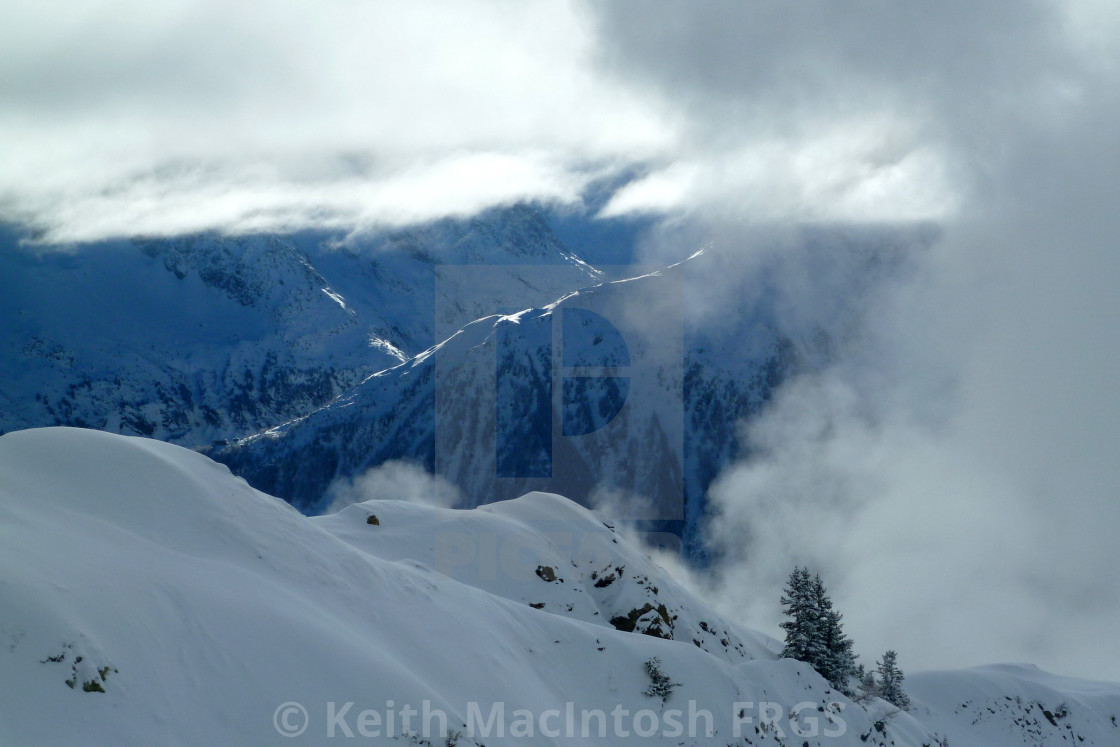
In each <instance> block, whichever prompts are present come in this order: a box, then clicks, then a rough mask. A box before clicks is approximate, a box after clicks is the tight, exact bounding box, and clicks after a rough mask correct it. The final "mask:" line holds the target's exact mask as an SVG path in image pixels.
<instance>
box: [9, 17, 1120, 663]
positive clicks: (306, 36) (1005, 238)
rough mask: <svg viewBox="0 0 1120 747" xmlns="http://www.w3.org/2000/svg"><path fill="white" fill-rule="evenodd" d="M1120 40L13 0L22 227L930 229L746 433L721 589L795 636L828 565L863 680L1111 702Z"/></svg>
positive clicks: (732, 473)
mask: <svg viewBox="0 0 1120 747" xmlns="http://www.w3.org/2000/svg"><path fill="white" fill-rule="evenodd" d="M1117 38H1120V6H1118V5H1117V4H1116V3H1113V2H1109V0H1074V1H1072V2H1068V1H1062V2H1059V1H1058V0H1052V1H1049V2H1043V1H1041V0H1025V1H1024V2H992V3H973V2H963V1H962V0H943V1H942V2H938V3H905V4H902V3H891V2H886V0H848V1H846V2H825V1H824V0H815V1H807V2H802V3H797V4H791V3H779V2H752V3H743V2H729V1H727V2H719V1H713V2H706V3H691V2H683V1H682V2H669V1H663V2H658V3H656V4H653V5H651V4H648V3H645V2H638V1H637V0H634V1H633V2H625V1H621V0H612V1H611V2H603V3H590V2H588V3H581V2H540V3H532V4H528V3H519V2H513V0H495V1H493V2H484V1H481V0H480V1H475V2H421V3H407V4H405V3H396V4H390V3H372V2H371V3H366V2H359V1H357V0H314V1H313V0H287V1H286V2H263V1H262V0H239V1H237V2H228V1H223V2H218V1H217V0H167V2H162V3H139V2H124V1H113V0H72V1H71V2H66V3H61V4H59V3H52V4H47V3H41V2H34V1H33V0H7V2H5V3H3V4H2V5H0V50H3V51H2V52H0V219H3V220H10V221H21V222H24V223H27V224H29V225H32V226H34V227H35V228H36V229H37V230H38V232H39V234H40V235H41V236H42V237H43V238H45V239H46V240H50V241H58V242H67V241H80V240H89V239H96V238H103V237H106V236H113V235H122V234H136V233H145V234H152V235H174V234H176V233H182V232H186V231H197V230H204V229H218V230H224V231H256V230H294V229H297V228H305V227H330V228H335V229H344V230H358V231H360V230H363V229H368V228H371V227H375V226H381V225H403V224H408V223H414V222H417V221H423V220H428V219H432V218H435V217H440V216H444V215H469V214H471V213H473V212H476V211H478V210H481V209H483V208H486V207H490V206H493V205H500V204H508V203H511V202H516V201H520V200H537V201H541V202H544V203H549V204H553V205H557V206H571V207H572V208H573V209H578V208H579V206H580V204H581V202H580V200H581V195H582V194H583V193H584V191H585V190H586V189H587V188H588V186H589V185H593V184H596V183H601V182H602V181H603V180H604V179H609V178H612V177H617V176H618V175H620V174H637V175H638V176H637V177H636V178H633V179H632V180H630V181H629V182H627V183H626V184H625V186H624V187H622V188H621V189H620V190H619V191H618V192H617V193H615V194H614V195H613V197H612V198H611V199H610V200H609V201H607V203H606V205H605V206H603V207H602V209H601V212H600V213H599V217H600V218H603V219H607V218H611V217H620V216H633V215H642V216H644V217H646V218H649V217H651V216H652V217H653V218H655V219H657V220H659V221H661V225H662V226H663V227H664V229H663V236H662V238H661V239H660V240H658V238H657V236H656V235H655V236H653V237H651V240H650V242H649V246H650V247H657V249H656V251H664V250H665V246H666V244H669V245H670V249H671V251H676V247H674V246H672V238H671V237H674V236H677V237H679V236H682V235H689V236H702V235H705V234H711V235H713V236H719V237H720V239H721V246H723V247H724V248H723V251H724V252H729V253H732V254H735V253H740V254H742V255H743V256H744V257H745V258H747V257H749V256H750V255H752V253H757V252H759V251H764V248H761V247H762V245H763V244H765V242H766V238H765V237H767V236H772V235H773V231H774V227H775V226H778V227H781V226H795V225H800V224H804V223H815V224H829V223H834V224H844V223H849V224H857V225H858V224H875V225H882V224H907V223H913V222H930V223H932V224H935V225H937V226H938V228H939V236H940V238H939V240H938V241H937V242H936V243H935V244H934V246H932V247H930V248H929V249H928V250H926V251H925V252H923V254H922V255H921V259H920V263H919V266H918V267H917V269H916V270H915V271H914V272H913V273H910V274H909V275H907V277H905V278H902V279H898V280H897V281H896V282H893V283H888V284H886V285H885V286H883V287H881V288H879V289H878V290H877V291H876V292H875V293H874V294H873V295H872V296H871V297H870V298H868V299H867V302H866V303H867V308H866V311H865V314H864V317H863V319H864V328H863V329H862V330H861V334H859V335H857V336H856V337H855V338H854V339H853V340H852V341H851V342H850V343H849V344H847V345H846V346H845V347H844V348H843V349H841V350H839V351H838V354H837V359H836V362H835V363H834V364H833V365H831V366H830V367H828V368H827V369H826V370H824V371H821V372H818V373H816V374H813V375H811V376H808V375H807V376H804V377H800V378H797V379H795V380H793V381H791V382H789V383H788V384H787V385H786V386H785V387H784V388H783V390H782V391H781V392H780V393H779V396H778V397H777V399H776V402H775V404H774V406H773V407H772V408H771V409H770V410H769V412H768V413H767V415H766V417H764V418H762V419H761V420H759V421H757V422H755V423H752V424H751V426H750V428H749V429H747V430H746V432H745V434H744V437H745V438H746V439H747V440H748V442H749V443H750V444H751V445H752V454H753V456H752V458H751V459H750V460H749V461H746V462H744V463H741V464H736V465H733V466H732V467H730V468H729V469H728V470H727V471H726V472H725V473H724V474H723V475H722V476H721V478H720V479H719V481H718V482H717V484H716V485H715V486H714V487H713V490H712V493H711V500H712V503H713V505H714V506H715V507H716V508H717V510H718V511H719V516H720V517H721V520H720V521H718V522H715V523H713V529H712V535H711V540H712V542H713V543H714V545H715V546H717V547H719V548H720V549H721V551H722V553H723V557H724V563H723V565H721V566H720V568H719V569H718V578H716V579H715V580H714V581H713V580H711V579H709V580H707V581H705V582H704V583H706V584H708V585H709V586H712V585H714V590H715V597H714V598H716V599H719V600H721V604H723V605H724V606H725V607H726V608H728V609H729V610H730V611H732V612H734V613H736V615H737V617H738V618H739V619H741V620H742V621H743V622H744V623H746V624H748V625H752V626H754V627H758V628H760V629H763V630H766V631H767V632H772V633H776V632H777V628H776V622H777V619H776V617H775V607H776V605H775V603H774V599H776V594H777V590H778V588H779V587H780V585H781V583H782V581H783V580H784V576H785V575H786V574H787V573H788V571H789V568H790V567H791V566H792V564H793V563H795V562H807V563H810V564H813V565H814V566H817V567H820V568H821V570H822V572H823V573H824V575H825V577H826V582H827V583H828V585H829V588H830V589H831V590H832V592H833V596H834V599H835V601H836V603H837V606H838V607H839V608H840V609H841V610H843V611H844V612H845V616H846V617H845V619H846V622H847V625H848V629H849V632H850V633H851V634H852V635H853V637H854V638H855V639H856V642H857V649H859V650H861V651H863V652H864V659H865V660H866V661H869V662H870V661H871V660H873V659H874V657H875V656H877V655H878V653H879V652H881V651H882V650H884V649H886V648H895V649H897V650H898V651H899V655H900V663H901V664H902V665H903V667H904V668H906V667H907V666H909V667H912V668H933V667H940V666H966V665H972V664H981V663H987V662H991V661H1032V662H1035V663H1037V664H1039V665H1041V666H1043V667H1044V668H1048V669H1051V670H1053V671H1057V672H1060V673H1067V674H1077V675H1083V676H1089V677H1099V678H1105V679H1111V680H1120V643H1118V642H1117V639H1116V637H1115V635H1114V630H1115V629H1116V628H1117V627H1118V626H1120V581H1118V579H1120V550H1118V549H1117V548H1118V546H1120V543H1118V542H1117V541H1116V537H1117V533H1118V530H1120V467H1117V466H1116V465H1117V463H1120V458H1118V457H1120V454H1118V453H1117V452H1118V451H1120V387H1118V386H1117V383H1116V382H1118V381H1120V352H1118V351H1120V345H1118V344H1117V342H1118V337H1120V336H1118V334H1117V332H1116V330H1117V329H1118V328H1120V303H1118V301H1117V300H1116V299H1117V295H1118V294H1117V293H1116V288H1115V286H1116V284H1117V282H1118V281H1120V251H1117V248H1118V247H1117V243H1118V241H1117V237H1118V236H1120V218H1118V217H1117V216H1118V215H1120V211H1117V210H1115V203H1116V196H1117V194H1118V189H1117V188H1118V186H1120V184H1118V182H1120V134H1118V133H1120V46H1117V45H1116V44H1115V43H1114V40H1115V39H1117ZM682 225H685V226H689V227H690V229H689V230H687V231H681V230H680V227H681V226H682ZM666 237H668V238H666ZM694 248H695V247H694V246H689V247H681V248H680V249H681V250H680V252H679V254H677V256H675V259H680V258H683V257H684V256H687V255H688V254H690V253H691V251H692V250H693V249H694ZM650 251H651V252H655V250H654V249H651V250H650ZM792 302H793V303H804V304H812V303H813V302H814V299H813V298H812V297H810V296H808V295H806V296H803V297H798V296H797V295H796V294H794V295H793V296H792Z"/></svg>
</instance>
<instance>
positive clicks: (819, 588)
mask: <svg viewBox="0 0 1120 747" xmlns="http://www.w3.org/2000/svg"><path fill="white" fill-rule="evenodd" d="M812 596H813V602H814V604H815V605H816V607H817V610H818V614H819V619H820V634H821V642H822V643H823V645H824V650H825V654H824V657H823V659H822V660H821V662H820V666H817V667H816V669H817V671H818V672H820V673H821V676H822V677H824V678H825V679H826V680H828V681H829V682H830V683H832V686H833V687H835V688H836V689H837V690H840V691H841V692H843V693H848V691H849V686H848V679H849V678H850V677H852V676H853V675H854V674H855V671H856V655H855V653H853V651H852V645H853V642H852V639H851V638H849V637H848V636H847V635H845V634H844V628H843V626H842V625H841V624H840V621H841V620H843V619H844V616H843V615H841V614H840V613H839V612H837V611H836V610H835V609H833V608H832V599H831V598H830V597H829V596H828V592H827V590H826V589H825V588H824V582H823V581H821V577H820V574H817V575H816V576H814V578H813V583H812Z"/></svg>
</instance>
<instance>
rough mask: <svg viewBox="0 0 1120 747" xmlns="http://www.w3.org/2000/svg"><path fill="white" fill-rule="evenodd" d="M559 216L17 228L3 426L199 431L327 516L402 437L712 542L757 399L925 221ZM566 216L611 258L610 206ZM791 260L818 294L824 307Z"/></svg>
mask: <svg viewBox="0 0 1120 747" xmlns="http://www.w3.org/2000/svg"><path fill="white" fill-rule="evenodd" d="M556 220H558V219H557V218H556V217H555V216H549V215H547V214H545V213H542V212H540V211H538V210H536V209H534V208H532V207H528V206H515V207H511V208H505V209H501V210H494V211H490V212H488V213H485V214H482V215H480V216H476V217H474V218H472V219H468V220H444V221H438V222H435V223H432V224H428V225H423V226H417V227H413V228H410V229H407V230H402V231H394V232H387V233H381V234H372V235H364V236H361V237H351V238H349V239H347V238H345V237H331V236H326V235H320V234H297V235H293V236H285V237H279V236H249V237H225V236H217V235H206V236H191V237H178V238H167V239H146V240H130V241H123V240H122V241H118V242H107V243H103V244H98V245H92V246H81V247H69V248H67V247H50V248H49V251H46V250H43V249H42V248H35V247H21V246H20V245H19V236H18V233H16V232H13V231H11V230H8V231H7V232H5V233H3V234H2V235H0V239H2V240H0V285H2V286H3V287H2V290H3V292H2V293H0V318H3V319H4V320H5V323H4V325H2V326H0V432H4V431H8V430H15V429H20V428H27V427H36V426H48V425H76V426H83V427H92V428H97V429H101V430H107V431H110V432H118V433H123V434H132V435H145V436H151V437H154V438H158V439H161V440H166V441H170V442H173V443H178V444H181V445H184V446H190V447H192V448H199V449H203V450H206V452H207V453H209V454H211V455H212V456H214V457H215V458H217V459H219V460H220V461H223V462H225V463H227V464H229V465H230V466H231V467H232V468H233V469H234V471H235V472H237V473H238V474H241V475H243V476H245V477H246V478H247V479H248V480H249V481H250V483H251V484H253V485H254V486H256V487H258V488H260V489H263V490H266V491H268V492H269V493H271V494H273V495H278V496H280V497H283V498H285V499H286V500H289V501H291V502H293V504H295V505H296V506H297V507H299V508H301V509H302V510H305V511H308V512H315V511H318V510H321V509H322V508H323V507H324V506H325V505H326V504H327V502H329V496H327V495H326V491H327V488H328V486H330V485H331V483H332V482H333V481H334V480H336V479H340V478H342V479H347V478H351V477H354V476H355V475H358V474H360V473H361V472H362V471H363V470H365V469H367V468H369V467H372V466H375V465H378V464H381V463H383V462H385V461H387V460H391V459H407V460H411V461H415V462H419V463H421V464H423V465H424V466H425V467H427V468H428V469H429V470H432V471H435V472H437V473H438V474H440V475H442V476H444V477H446V478H447V479H448V480H450V481H451V483H452V484H454V485H456V486H458V487H459V488H460V490H461V492H462V494H463V496H464V499H465V504H466V505H468V506H473V505H479V504H482V503H487V502H490V501H494V500H500V499H507V498H513V497H516V496H518V495H521V494H523V493H525V492H528V491H531V490H546V491H552V492H559V493H562V494H564V495H567V496H569V497H571V498H572V499H574V500H576V501H578V502H580V503H582V504H584V505H589V504H591V503H593V502H594V501H595V500H600V499H603V497H604V496H606V498H607V499H608V500H610V501H611V502H614V503H618V502H619V501H620V500H621V501H625V502H627V505H628V506H629V508H628V509H627V511H626V512H627V513H628V515H629V516H630V517H631V518H636V519H645V520H648V521H649V522H651V523H650V524H649V527H650V528H652V529H657V530H667V531H670V532H672V533H674V534H676V535H679V536H681V537H683V539H684V542H685V544H686V546H687V549H688V552H689V554H690V555H692V556H693V557H703V554H704V548H703V547H702V546H701V541H700V538H699V537H700V531H701V523H702V520H703V517H704V496H705V492H706V490H707V487H708V485H709V484H710V483H711V481H712V480H713V479H714V478H715V476H716V475H717V474H718V473H719V471H720V470H721V469H722V468H723V466H724V465H726V464H728V463H730V462H731V461H732V460H733V459H735V458H737V457H742V456H743V454H740V453H739V445H738V438H737V431H738V428H739V427H740V424H741V423H742V421H743V420H744V419H748V418H749V417H750V416H752V415H753V414H754V413H756V412H758V411H759V410H760V409H761V408H762V407H764V406H765V404H766V403H767V401H768V400H769V397H770V395H771V393H772V392H773V391H774V389H775V388H776V387H777V386H778V385H779V384H780V383H781V382H782V381H783V380H784V379H785V378H786V377H788V376H789V375H790V374H791V373H793V372H796V371H803V370H809V369H812V368H813V367H815V366H818V365H820V364H821V363H822V362H823V361H825V360H827V358H828V355H829V350H830V346H831V345H832V344H834V343H835V342H836V341H837V339H839V338H841V337H843V335H844V334H846V325H847V326H855V325H856V324H857V322H858V315H859V313H860V301H861V298H862V295H863V294H864V293H865V292H866V288H867V287H871V286H874V284H875V282H876V278H877V277H879V276H881V274H882V273H883V272H892V271H894V270H893V269H892V268H893V267H894V265H895V264H896V263H897V261H898V257H899V256H902V255H903V254H904V251H903V249H906V250H908V249H909V247H911V246H912V245H915V244H920V243H921V241H920V238H919V239H916V238H915V236H912V235H908V234H906V232H897V231H893V232H892V231H886V232H879V233H875V232H867V233H863V234H860V233H855V234H852V233H850V232H849V233H848V234H845V232H843V231H837V230H832V229H827V230H823V231H816V232H815V233H814V232H812V231H810V232H807V233H806V234H805V235H804V236H803V237H802V238H801V239H799V240H798V241H796V242H794V245H793V246H791V247H790V248H789V249H788V250H787V251H784V252H781V253H779V254H775V255H774V256H772V257H771V259H770V260H769V261H759V262H755V263H754V264H751V263H749V262H748V263H745V264H744V263H742V262H739V261H738V260H737V259H735V261H732V260H733V259H734V258H736V257H738V255H739V254H741V253H742V252H740V251H739V247H730V251H728V250H727V248H725V250H724V251H723V252H722V253H720V252H719V251H706V252H705V253H703V254H700V255H698V256H694V257H693V258H692V259H690V260H687V261H684V262H680V263H678V264H676V265H674V266H672V267H667V268H666V267H661V266H651V267H640V266H639V267H624V268H617V267H616V268H604V269H605V270H607V271H606V272H604V271H601V270H599V269H596V268H592V267H591V266H589V265H588V264H587V263H586V262H584V261H583V260H582V259H581V258H580V256H579V255H577V254H576V253H575V252H573V251H572V250H571V249H569V248H568V247H567V246H565V245H564V243H563V242H561V241H560V240H559V239H558V238H557V236H556V234H555V233H554V232H553V230H552V228H551V222H554V221H556ZM566 220H567V223H565V224H564V225H567V229H566V230H567V233H568V234H569V235H571V236H575V237H577V238H579V239H580V240H588V241H592V244H590V245H589V246H588V247H587V250H588V251H589V252H590V253H591V254H592V255H595V256H612V254H611V252H608V251H605V250H604V248H603V247H602V246H598V247H596V246H594V244H593V237H594V235H595V230H593V228H594V227H593V226H591V225H590V224H591V223H593V222H592V221H587V220H585V221H584V222H585V223H587V224H588V225H587V226H585V229H584V230H582V231H575V230H573V229H572V225H573V221H572V220H571V219H566ZM600 233H602V236H601V237H600V239H601V240H602V241H606V242H607V243H610V242H612V241H615V240H616V239H617V238H618V236H617V235H616V233H617V232H612V231H610V230H605V229H604V230H603V231H600ZM604 237H605V238H604ZM629 240H632V238H631V239H629ZM623 243H625V242H623ZM614 254H615V255H621V254H624V252H621V250H615V252H614ZM783 273H784V274H785V275H787V276H788V275H795V276H796V278H797V283H799V284H803V285H806V286H807V287H808V288H809V291H804V290H803V289H802V290H801V291H799V292H808V293H811V295H812V296H813V302H812V303H810V304H804V305H801V306H799V307H798V308H799V309H802V310H803V309H804V308H809V309H811V310H812V312H811V313H809V314H807V315H805V316H803V318H796V319H790V318H789V313H788V311H789V308H790V306H791V304H789V303H788V299H785V298H783V296H782V287H783V282H786V280H788V278H786V279H783V277H782V276H783ZM607 278H614V280H612V281H608V280H607ZM622 280H626V282H622ZM814 284H818V285H819V287H816V286H814ZM799 313H803V311H802V312H799ZM375 374H376V375H375ZM527 413H532V414H527ZM260 434H267V435H264V436H262V435H260ZM635 496H637V497H638V498H639V499H640V500H638V501H637V502H636V501H634V500H631V499H633V498H634V497H635ZM635 506H640V507H641V508H640V509H638V508H635Z"/></svg>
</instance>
